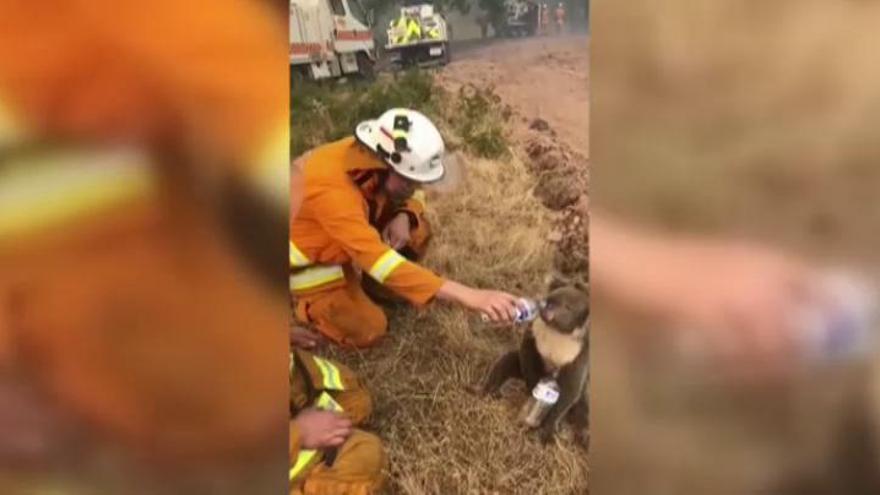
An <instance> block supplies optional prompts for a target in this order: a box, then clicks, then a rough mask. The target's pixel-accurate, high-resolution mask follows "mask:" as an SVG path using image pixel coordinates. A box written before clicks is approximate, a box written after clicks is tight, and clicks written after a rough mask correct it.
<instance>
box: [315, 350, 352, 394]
mask: <svg viewBox="0 0 880 495" xmlns="http://www.w3.org/2000/svg"><path fill="white" fill-rule="evenodd" d="M313 357H314V358H315V364H317V365H318V368H320V369H321V375H323V378H324V388H325V389H327V390H345V386H344V385H342V376H341V375H340V373H339V368H337V367H336V365H335V364H333V363H331V362H330V361H327V360H326V359H321V358H319V357H318V356H313Z"/></svg>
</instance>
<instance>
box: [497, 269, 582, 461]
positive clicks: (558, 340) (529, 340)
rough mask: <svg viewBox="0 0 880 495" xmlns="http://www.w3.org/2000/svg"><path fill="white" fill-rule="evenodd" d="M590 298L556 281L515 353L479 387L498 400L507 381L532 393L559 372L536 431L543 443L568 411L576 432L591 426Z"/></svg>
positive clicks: (579, 289) (574, 286)
mask: <svg viewBox="0 0 880 495" xmlns="http://www.w3.org/2000/svg"><path fill="white" fill-rule="evenodd" d="M589 297H590V295H589V290H588V288H587V286H586V285H585V284H583V283H580V282H575V283H568V282H565V281H563V280H554V281H553V282H552V283H551V284H550V287H549V292H548V294H547V297H546V299H545V303H544V306H543V307H542V308H541V310H540V317H539V318H537V319H536V320H535V321H534V322H532V324H531V326H530V328H529V329H528V331H527V332H526V335H525V336H524V338H523V340H522V343H521V345H520V348H519V350H516V351H510V352H508V353H507V354H505V355H504V356H502V357H501V358H500V359H499V360H498V361H497V362H496V363H495V364H494V366H492V370H491V371H490V372H489V377H488V378H487V380H486V382H485V383H484V385H483V387H482V391H481V392H482V394H483V395H496V394H497V392H498V390H499V389H500V388H501V386H502V385H504V383H505V382H507V380H509V379H511V378H518V379H521V380H524V381H525V382H526V386H527V387H528V389H529V390H532V389H533V388H534V387H535V385H537V383H538V382H539V381H540V380H541V379H542V378H544V377H546V376H549V375H551V374H553V373H557V377H556V380H557V382H558V383H559V388H560V394H559V400H558V401H557V402H556V404H555V405H554V406H553V408H552V409H551V410H550V412H549V413H548V414H547V416H546V417H545V418H544V420H543V422H542V423H541V426H540V432H539V437H540V439H541V441H542V442H543V443H545V444H546V443H548V442H550V440H552V439H553V438H554V436H555V434H556V431H557V429H558V427H559V423H560V421H561V420H562V419H563V418H565V417H566V416H567V415H568V414H569V412H571V413H572V418H571V419H572V420H573V421H574V423H575V426H576V427H577V428H578V431H585V430H586V428H587V427H588V426H589V395H588V390H587V389H588V385H589V379H590V352H589V351H590V340H589V336H590V330H589V319H590V301H589ZM585 441H586V440H585Z"/></svg>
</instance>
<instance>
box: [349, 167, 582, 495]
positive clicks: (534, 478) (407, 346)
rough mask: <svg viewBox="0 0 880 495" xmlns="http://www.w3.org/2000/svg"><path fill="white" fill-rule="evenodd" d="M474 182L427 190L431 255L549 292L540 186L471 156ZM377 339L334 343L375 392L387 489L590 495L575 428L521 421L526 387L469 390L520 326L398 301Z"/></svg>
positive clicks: (459, 276) (520, 287)
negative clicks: (551, 429)
mask: <svg viewBox="0 0 880 495" xmlns="http://www.w3.org/2000/svg"><path fill="white" fill-rule="evenodd" d="M465 168H466V172H467V175H468V177H467V180H466V181H461V183H460V184H459V186H458V188H457V189H456V190H453V191H446V192H444V193H442V194H439V193H435V194H431V195H430V196H429V204H430V208H431V210H430V217H429V218H430V220H431V221H432V224H433V225H434V226H435V228H434V230H435V232H436V235H435V237H434V239H433V241H432V242H433V244H432V247H431V250H430V251H429V255H428V259H427V260H425V264H426V265H427V266H429V267H431V268H433V269H435V270H436V271H437V272H439V273H442V274H444V275H446V276H448V277H450V278H453V279H456V280H459V281H462V282H465V283H468V284H474V285H478V286H482V287H494V288H500V289H506V290H509V291H512V292H517V293H523V294H534V293H540V291H541V290H542V288H543V286H544V281H545V277H546V275H547V273H548V271H549V268H550V266H551V263H552V262H551V256H552V249H551V247H550V246H549V245H548V244H547V243H546V242H545V240H544V239H545V237H546V233H547V228H548V223H549V222H548V219H547V211H546V210H545V209H544V208H543V207H542V206H541V205H540V203H538V201H537V200H536V199H535V198H534V197H533V196H532V194H531V187H532V186H533V180H532V179H531V177H530V176H529V173H528V171H527V170H526V169H525V167H524V166H523V164H522V163H520V162H518V161H516V160H515V159H514V160H511V161H509V162H506V163H499V162H492V161H487V160H466V166H465ZM389 315H390V333H389V336H388V337H387V339H386V340H385V341H384V342H383V343H382V344H381V345H380V346H378V347H377V348H375V349H371V350H368V351H362V352H353V351H348V352H342V351H337V353H336V357H338V358H339V359H340V360H342V361H344V362H346V363H348V364H350V365H351V366H353V367H354V369H356V370H357V371H358V372H359V373H360V375H361V377H362V378H363V380H364V381H365V382H366V384H367V386H368V387H369V389H370V390H371V391H372V392H373V394H374V399H375V403H376V410H375V414H374V418H373V420H372V423H371V425H370V426H371V427H372V428H373V429H375V431H377V432H378V434H379V435H380V436H381V437H382V438H383V440H384V441H385V444H386V447H387V449H388V452H389V457H390V473H389V475H390V483H389V489H388V490H389V493H395V494H398V493H399V494H411V495H421V494H426V495H427V494H430V495H435V494H444V495H452V494H504V495H508V494H528V495H538V494H548V495H549V494H559V495H573V494H585V493H588V488H587V478H588V467H587V454H586V451H585V450H584V449H583V448H582V447H580V446H578V445H576V444H575V443H574V442H573V440H572V431H571V428H570V427H569V426H566V427H565V429H564V430H563V433H562V435H560V440H559V441H558V442H557V445H551V446H549V447H546V448H544V447H542V446H541V445H540V444H539V442H538V441H537V439H536V437H535V436H534V435H531V434H529V433H528V432H525V431H523V430H522V429H521V427H520V426H519V425H517V424H516V422H515V416H516V414H517V412H518V409H519V406H520V405H521V404H522V402H523V401H524V399H525V391H524V387H522V386H521V385H515V386H514V385H508V387H507V388H506V389H505V392H504V394H503V398H502V399H500V400H492V399H488V398H487V399H483V398H478V397H476V396H474V395H471V394H470V393H469V392H468V391H467V390H466V387H467V386H468V385H469V384H473V383H476V382H478V381H480V380H482V379H483V378H484V376H485V373H486V372H487V369H488V367H489V366H490V365H491V363H492V361H493V360H494V359H495V358H496V357H497V356H499V355H500V354H501V353H502V352H505V351H506V350H508V349H510V348H513V347H514V346H516V345H517V342H518V339H519V335H520V332H519V331H518V330H511V329H510V328H507V327H502V328H497V327H490V326H488V325H486V324H484V323H482V322H480V320H479V319H478V318H474V317H473V315H469V314H466V313H465V312H464V311H462V310H461V309H458V308H453V307H450V306H444V305H440V304H435V305H434V306H432V307H431V308H430V309H429V310H427V311H418V310H416V309H413V308H409V307H401V308H396V309H393V310H391V311H390V312H389Z"/></svg>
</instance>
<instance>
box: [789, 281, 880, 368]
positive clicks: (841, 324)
mask: <svg viewBox="0 0 880 495" xmlns="http://www.w3.org/2000/svg"><path fill="white" fill-rule="evenodd" d="M816 295H817V296H818V300H817V301H816V303H815V304H812V305H810V306H807V307H804V308H802V309H801V310H800V311H799V312H798V313H797V314H796V315H795V318H796V320H795V325H796V328H797V329H799V332H798V334H797V335H798V337H799V343H800V347H801V351H802V352H803V357H804V358H806V359H807V360H808V361H811V362H838V361H841V360H853V359H858V358H862V357H867V356H868V355H870V354H871V353H872V352H873V351H874V349H875V346H876V345H877V332H878V330H880V329H878V327H877V325H878V323H880V319H878V295H877V289H876V287H874V286H873V285H871V284H870V283H868V282H867V281H866V280H864V279H862V278H860V277H858V276H856V275H855V274H853V273H851V272H845V271H829V272H827V273H826V274H825V275H824V276H823V277H822V278H821V279H820V280H819V285H818V287H817V294H816Z"/></svg>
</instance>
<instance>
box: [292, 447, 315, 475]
mask: <svg viewBox="0 0 880 495" xmlns="http://www.w3.org/2000/svg"><path fill="white" fill-rule="evenodd" d="M317 453H318V452H317V451H316V450H300V451H299V455H298V456H296V463H295V464H294V465H293V467H292V468H290V481H293V480H294V479H296V477H297V476H299V475H300V474H302V471H303V469H305V468H306V466H308V465H309V462H311V461H312V459H314V458H315V455H316V454H317Z"/></svg>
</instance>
